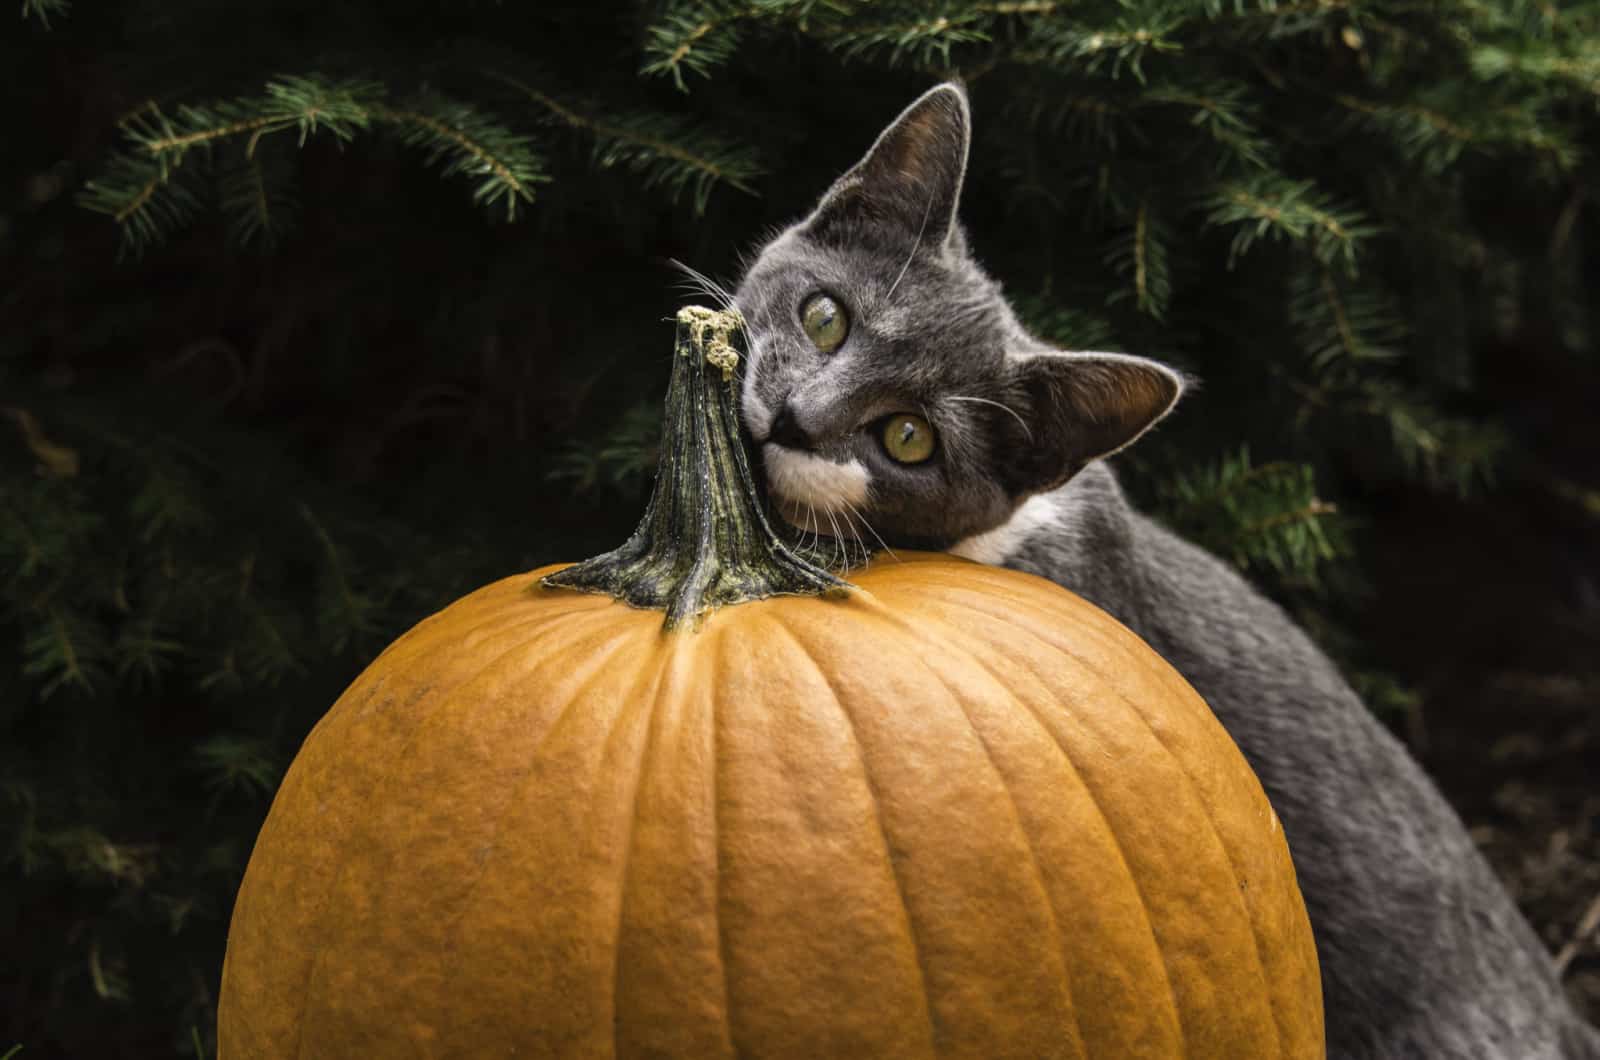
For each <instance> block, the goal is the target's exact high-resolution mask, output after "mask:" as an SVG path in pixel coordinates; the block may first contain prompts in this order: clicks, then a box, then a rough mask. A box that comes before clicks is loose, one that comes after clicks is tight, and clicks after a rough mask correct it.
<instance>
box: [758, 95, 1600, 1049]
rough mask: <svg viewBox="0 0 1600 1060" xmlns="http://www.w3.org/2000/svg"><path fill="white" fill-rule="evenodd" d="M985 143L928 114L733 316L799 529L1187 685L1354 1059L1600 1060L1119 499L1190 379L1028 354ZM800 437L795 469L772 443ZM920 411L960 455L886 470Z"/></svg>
mask: <svg viewBox="0 0 1600 1060" xmlns="http://www.w3.org/2000/svg"><path fill="white" fill-rule="evenodd" d="M968 144H969V116H968V108H967V101H966V96H965V93H964V91H963V90H962V89H961V88H960V87H959V86H957V85H942V86H939V87H938V88H936V89H934V90H932V91H931V92H929V93H928V94H926V95H924V96H923V97H922V98H921V99H919V100H917V101H916V102H915V103H914V104H912V105H911V106H910V107H909V108H907V110H906V111H905V112H904V113H903V114H901V116H900V117H899V118H898V119H896V121H895V122H894V123H893V124H891V125H890V126H889V128H887V129H886V130H885V131H884V133H883V135H882V136H880V137H879V139H878V141H877V143H875V144H874V145H873V147H872V149H871V151H869V152H868V154H867V155H866V157H864V158H863V159H862V161H861V162H860V163H858V164H857V165H856V166H855V167H854V168H852V169H851V170H850V171H849V172H847V173H846V174H845V175H844V176H843V177H841V178H840V179H839V181H838V182H836V183H835V185H834V186H833V188H832V189H830V190H829V191H828V193H827V194H826V195H825V196H824V198H823V199H822V201H821V203H820V204H819V205H818V207H817V208H816V210H815V211H814V212H813V213H812V214H811V215H810V216H809V217H807V218H806V219H804V220H803V221H801V222H800V223H798V224H796V225H794V226H793V227H791V228H789V229H788V230H786V231H784V232H783V233H782V234H780V235H779V236H777V237H776V238H775V239H774V240H772V241H771V242H770V243H768V244H767V245H766V246H765V247H764V248H763V249H762V250H761V251H760V253H759V255H758V256H757V257H756V258H755V260H754V262H753V264H752V265H751V266H750V268H749V270H748V272H747V274H746V275H745V277H744V279H743V281H742V283H741V284H740V286H739V288H738V290H737V292H736V294H735V300H736V302H737V305H738V307H739V308H740V310H741V311H742V312H743V313H744V315H745V317H746V319H747V321H748V337H749V360H748V364H747V367H746V371H745V376H744V381H743V410H744V416H745V421H746V425H747V427H748V428H749V430H750V432H751V434H752V436H753V438H754V439H755V440H756V442H757V443H758V444H761V449H762V455H763V459H764V463H765V465H766V468H767V470H768V477H769V483H770V486H771V490H772V493H773V496H774V497H775V499H776V500H777V501H778V502H779V504H780V507H781V509H782V510H783V511H784V514H785V515H786V517H787V518H789V519H790V521H792V522H794V523H796V524H797V525H799V526H801V527H803V528H806V529H809V530H811V531H813V532H818V533H831V534H832V535H833V536H835V537H837V538H852V537H854V536H858V535H861V534H862V533H863V532H866V533H868V534H877V535H881V539H883V540H886V541H887V542H888V543H889V544H890V545H911V546H920V547H931V548H944V549H949V550H950V551H953V552H955V553H957V554H962V555H966V556H969V557H971V558H974V559H978V560H980V561H982V562H986V563H994V564H1003V565H1005V566H1009V567H1015V568H1018V569H1020V570H1025V571H1031V572H1033V573H1036V574H1040V575H1043V576H1044V577H1046V578H1049V579H1052V580H1053V581H1056V582H1058V583H1060V584H1061V585H1064V586H1066V587H1068V588H1070V589H1072V590H1073V591H1075V592H1077V593H1080V594H1082V595H1083V596H1085V597H1087V598H1088V599H1089V600H1091V601H1093V602H1094V603H1096V604H1098V605H1099V606H1100V607H1102V608H1104V609H1105V610H1106V611H1108V612H1110V613H1111V614H1112V615H1114V616H1116V617H1117V618H1118V619H1120V620H1121V621H1122V622H1123V623H1125V624H1126V625H1128V626H1130V627H1131V628H1133V629H1134V630H1135V631H1136V632H1138V633H1139V634H1140V635H1141V636H1142V637H1144V639H1145V640H1146V641H1148V642H1149V643H1150V644H1151V645H1152V646H1153V647H1154V648H1155V649H1156V650H1157V651H1159V652H1160V653H1161V654H1162V655H1163V656H1165V657H1166V658H1167V659H1168V660H1169V661H1170V662H1171V663H1172V664H1173V665H1174V666H1175V667H1176V668H1177V669H1178V670H1179V671H1180V672H1182V673H1183V674H1184V675H1185V676H1186V677H1187V678H1188V679H1189V681H1190V682H1191V683H1192V684H1193V685H1194V686H1195V687H1196V688H1197V689H1198V690H1199V691H1200V693H1201V694H1202V695H1203V696H1204V697H1205V699H1206V701H1207V702H1208V703H1209V704H1210V705H1211V707H1212V709H1213V710H1214V711H1215V712H1216V714H1217V716H1218V717H1219V718H1220V719H1221V720H1222V722H1223V724H1224V725H1225V726H1226V727H1227V729H1228V731H1229V732H1230V733H1231V734H1232V735H1233V737H1234V739H1235V740H1236V741H1237V742H1238V744H1239V746H1240V747H1241V748H1242V749H1243V751H1244V753H1245V755H1246V757H1247V758H1248V759H1249V761H1250V764H1251V765H1252V766H1253V767H1254V769H1255V771H1256V773H1257V775H1258V776H1259V777H1260V778H1261V782H1262V784H1263V785H1264V786H1265V788H1266V790H1267V792H1268V795H1269V796H1270V798H1271V799H1272V802H1273V804H1274V806H1275V807H1276V809H1277V812H1278V814H1279V816H1280V818H1281V819H1282V821H1283V825H1284V830H1285V833H1286V835H1287V837H1288V840H1289V844H1290V847H1291V850H1292V852H1293V856H1294V862H1295V867H1296V871H1297V873H1298V875H1299V880H1300V885H1301V889H1302V891H1303V893H1304V895H1305V899H1306V905H1307V908H1308V910H1309V912H1310V916H1311V921H1312V925H1313V930H1314V931H1315V934H1316V938H1317V945H1318V952H1319V955H1320V958H1321V963H1322V974H1323V983H1324V995H1325V1003H1326V1009H1327V1028H1328V1045H1329V1053H1330V1055H1331V1056H1333V1057H1339V1058H1344V1057H1363V1058H1391V1057H1392V1058H1402V1057H1404V1058H1423V1060H1446V1058H1452V1057H1474V1058H1480V1057H1496V1058H1499V1057H1517V1058H1544V1057H1549V1058H1558V1057H1559V1058H1574V1060H1575V1058H1579V1057H1600V1036H1597V1035H1596V1034H1595V1032H1594V1031H1593V1030H1592V1029H1591V1028H1589V1027H1588V1026H1587V1025H1585V1024H1583V1023H1582V1022H1581V1021H1580V1020H1579V1019H1578V1017H1577V1016H1576V1015H1575V1014H1574V1012H1573V1011H1572V1010H1571V1008H1570V1007H1569V1006H1568V1003H1567V1001H1566V999H1565V997H1564V996H1563V995H1562V991H1561V986H1560V984H1559V982H1558V978H1557V975H1556V973H1555V970H1554V967H1553V965H1552V962H1551V960H1550V958H1549V956H1548V954H1547V953H1546V951H1545V949H1544V947H1543V946H1542V945H1541V944H1540V941H1539V939H1538V938H1537V937H1536V936H1535V934H1534V932H1533V931H1532V929H1531V928H1530V927H1529V926H1528V924H1527V923H1526V922H1525V921H1524V920H1523V918H1522V917H1521V916H1520V915H1519V913H1518V911H1517V909H1516V907H1515V906H1514V905H1513V903H1512V901H1511V899H1510V898H1509V897H1508V896H1507V894H1506V892H1505V891H1504V889H1503V888H1502V887H1501V885H1500V883H1499V882H1498V881H1497V880H1496V879H1495V877H1494V875H1493V874H1492V872H1491V871H1490V869H1489V867H1488V865H1487V864H1486V863H1485V861H1484V860H1483V858H1482V857H1481V856H1480V855H1479V854H1478V852H1477V851H1476V850H1475V849H1474V847H1473V844H1472V842H1471V840H1470V839H1469V838H1468V836H1467V833H1466V831H1465V829H1464V828H1463V827H1462V824H1461V821H1460V820H1459V819H1458V818H1457V816H1456V814H1455V813H1454V812H1453V811H1452V810H1451V808H1450V807H1449V806H1448V805H1447V804H1446V803H1445V801H1444V799H1443V797H1442V796H1441V795H1440V793H1439V792H1438V791H1437V789H1435V787H1434V786H1433V785H1432V784H1431V783H1430V782H1429V780H1428V779H1427V777H1426V776H1424V774H1423V772H1422V770H1421V769H1420V768H1419V767H1418V765H1417V764H1416V762H1415V761H1413V760H1412V758H1411V757H1410V756H1409V755H1408V754H1407V753H1406V751H1405V750H1404V748H1403V747H1402V746H1401V745H1400V743H1399V742H1398V741H1397V740H1395V739H1394V738H1393V737H1392V736H1391V735H1390V734H1389V733H1388V732H1387V731H1386V730H1385V729H1384V728H1383V727H1382V726H1381V725H1380V724H1378V722H1376V721H1375V720H1374V719H1373V717H1372V715H1371V714H1370V713H1369V712H1368V711H1367V710H1366V709H1365V708H1364V707H1363V705H1362V704H1361V702H1360V701H1359V700H1358V699H1357V697H1356V695H1355V694H1354V693H1353V692H1352V691H1351V689H1350V686H1349V685H1348V684H1346V683H1345V681H1344V680H1343V678H1342V677H1341V676H1340V675H1339V673H1338V671H1337V670H1336V669H1335V667H1334V666H1333V664H1332V663H1331V662H1330V661H1329V660H1328V659H1327V657H1326V656H1324V655H1323V654H1322V652H1320V651H1319V650H1318V649H1317V648H1316V646H1315V645H1314V644H1312V642H1311V640H1310V639H1309V638H1308V637H1307V636H1306V635H1305V633H1303V632H1302V631H1301V630H1300V629H1299V628H1297V627H1296V626H1295V625H1294V623H1293V622H1292V621H1291V620H1290V619H1289V618H1288V617H1287V616H1286V615H1285V614H1284V612H1283V611H1282V610H1281V609H1279V608H1278V607H1277V606H1276V605H1274V604H1273V603H1271V602H1270V601H1269V600H1267V599H1266V598H1265V597H1264V596H1262V595H1261V594H1260V593H1258V592H1257V591H1255V590H1254V589H1252V588H1251V587H1250V586H1249V585H1248V584H1247V583H1246V582H1245V581H1244V580H1243V579H1242V578H1241V577H1240V576H1239V575H1238V574H1237V573H1236V572H1235V571H1234V570H1233V569H1232V568H1231V567H1230V566H1228V565H1227V564H1225V563H1223V562H1221V561H1219V560H1218V559H1216V558H1215V557H1213V556H1211V555H1209V554H1207V553H1206V552H1204V551H1202V550H1200V549H1199V548H1196V547H1195V546H1193V545H1190V544H1188V543H1187V542H1185V541H1183V540H1181V539H1179V538H1178V537H1176V536H1174V535H1173V534H1172V533H1170V532H1169V531H1167V530H1165V529H1163V528H1162V527H1161V526H1159V525H1158V524H1156V523H1155V522H1153V521H1152V520H1150V519H1148V518H1146V517H1145V516H1143V515H1141V514H1139V513H1138V512H1136V511H1134V510H1133V509H1132V508H1131V507H1129V505H1128V504H1127V503H1126V501H1125V500H1124V499H1123V496H1122V493H1121V492H1120V490H1119V489H1118V486H1117V482H1116V479H1115V477H1114V476H1113V474H1112V472H1111V470H1110V469H1109V468H1108V467H1107V466H1106V465H1105V464H1104V463H1103V462H1102V461H1100V460H1099V459H1098V458H1099V457H1103V456H1106V455H1108V454H1109V453H1112V452H1114V451H1116V450H1117V449H1119V448H1121V447H1122V446H1124V445H1127V444H1128V443H1130V442H1131V441H1133V440H1134V439H1135V438H1136V437H1138V435H1139V434H1141V433H1142V432H1143V431H1144V430H1146V429H1147V428H1149V427H1150V426H1151V425H1152V424H1154V423H1155V422H1156V421H1157V420H1159V419H1160V418H1161V417H1162V416H1164V415H1165V414H1166V413H1167V412H1168V411H1169V410H1170V409H1171V408H1172V406H1173V404H1174V403H1175V402H1176V400H1177V398H1178V396H1179V393H1180V392H1181V391H1182V389H1183V383H1184V381H1183V379H1182V378H1181V377H1180V376H1179V375H1178V374H1177V373H1175V372H1173V371H1171V370H1169V369H1167V368H1165V367H1163V366H1161V365H1159V364H1157V363H1155V362H1152V361H1147V360H1143V359H1139V358H1133V357H1124V356H1118V355H1111V354H1063V353H1059V352H1057V351H1055V350H1053V349H1051V348H1050V347H1048V346H1047V345H1045V344H1044V343H1041V342H1040V341H1039V340H1037V339H1036V338H1034V337H1033V336H1031V335H1029V334H1028V333H1027V331H1026V330H1025V329H1024V328H1023V327H1022V325H1021V323H1020V322H1019V321H1018V320H1017V318H1016V316H1015V315H1014V314H1013V313H1012V311H1011V309H1010V308H1009V307H1008V305H1007V304H1006V302H1005V300H1004V299H1003V297H1002V295H1001V292H1000V289H999V287H998V285H997V284H995V283H994V281H993V280H991V279H990V278H989V277H988V276H987V275H986V274H985V273H984V272H983V270H982V269H981V268H980V267H979V266H978V264H977V263H976V262H975V261H974V260H973V258H972V256H971V255H970V253H969V252H968V250H967V246H966V240H965V237H964V235H963V234H962V231H961V229H960V227H959V226H958V224H957V223H956V219H955V211H956V205H957V200H958V199H959V195H960V189H961V183H962V178H963V176H964V173H965V170H966V155H967V150H968ZM818 291H821V292H826V293H828V294H829V295H831V296H832V297H834V298H835V299H836V300H838V301H839V302H840V303H841V304H842V305H844V306H845V307H846V310H847V312H848V313H849V316H850V332H849V334H848V336H847V338H846V339H845V341H844V344H843V345H842V346H840V347H839V348H838V349H837V350H836V351H834V352H833V353H831V354H824V353H821V352H819V350H818V349H817V348H816V346H814V345H813V344H812V343H811V342H810V341H809V340H808V339H807V337H806V334H805V332H804V331H803V329H802V327H801V321H800V306H801V304H802V303H803V302H804V300H805V299H806V298H807V297H808V296H809V295H811V294H813V293H815V292H818ZM780 411H786V414H787V417H788V423H787V425H786V427H785V429H784V431H783V437H785V438H786V439H788V441H789V443H790V444H788V445H780V444H778V443H777V442H775V441H773V440H772V439H771V437H770V435H771V433H772V430H773V423H774V420H775V418H776V417H777V416H778V414H779V413H780ZM899 412H914V413H917V414H919V415H923V416H925V417H926V418H927V419H928V421H929V422H931V423H932V424H933V425H934V426H935V428H936V429H937V431H938V446H937V452H936V454H935V456H934V458H933V459H931V460H930V461H928V462H927V463H925V464H920V465H916V466H903V465H899V464H896V463H895V462H894V461H893V460H891V459H889V457H888V456H887V455H886V453H885V452H884V450H883V447H882V444H881V443H880V441H879V438H878V432H877V431H875V430H874V429H873V427H872V425H873V424H875V423H877V422H880V418H881V417H883V416H885V415H888V414H892V413H899ZM868 523H870V530H868V527H867V524H868ZM868 539H870V538H868Z"/></svg>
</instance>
